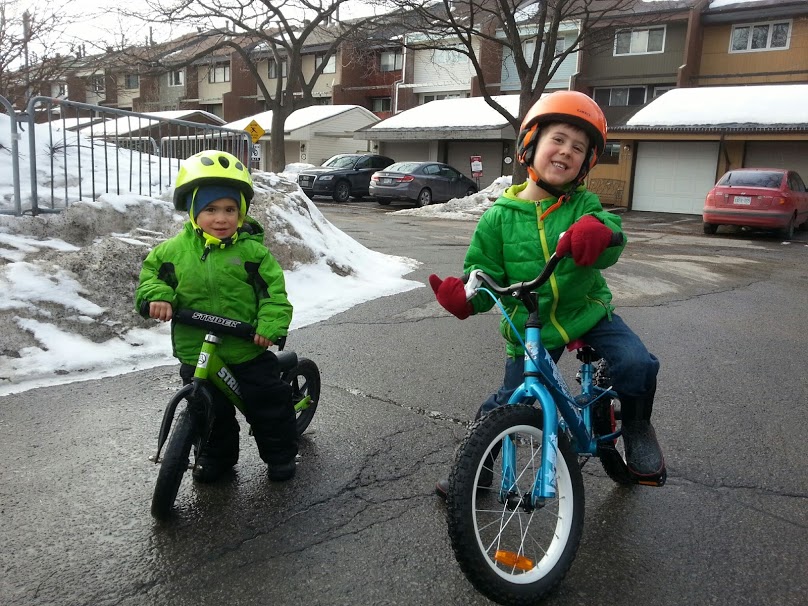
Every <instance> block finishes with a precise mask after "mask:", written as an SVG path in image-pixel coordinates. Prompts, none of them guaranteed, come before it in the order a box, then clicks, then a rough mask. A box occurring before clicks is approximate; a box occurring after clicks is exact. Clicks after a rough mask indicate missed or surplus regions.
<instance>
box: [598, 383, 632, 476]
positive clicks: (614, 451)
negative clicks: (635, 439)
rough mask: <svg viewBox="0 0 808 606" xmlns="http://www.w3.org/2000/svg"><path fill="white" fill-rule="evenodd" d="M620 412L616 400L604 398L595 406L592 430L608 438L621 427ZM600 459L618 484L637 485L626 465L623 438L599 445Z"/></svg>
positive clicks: (619, 437)
mask: <svg viewBox="0 0 808 606" xmlns="http://www.w3.org/2000/svg"><path fill="white" fill-rule="evenodd" d="M621 424H622V421H621V420H620V412H619V411H618V410H616V409H615V404H614V400H612V399H608V398H602V399H601V400H598V401H597V402H595V404H594V406H593V421H592V428H593V429H594V431H595V435H597V436H607V435H610V434H612V433H615V432H617V431H618V430H619V429H620V427H621ZM598 458H599V459H600V464H601V465H602V466H603V470H604V471H605V472H606V475H608V476H609V477H610V478H611V479H612V480H614V481H615V482H617V483H618V484H624V485H629V484H636V480H635V479H634V477H633V476H632V475H631V473H630V472H629V470H628V465H626V445H625V443H624V441H623V436H622V435H620V436H618V437H617V438H615V439H614V440H609V441H606V442H599V443H598Z"/></svg>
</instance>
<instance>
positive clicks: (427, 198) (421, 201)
mask: <svg viewBox="0 0 808 606" xmlns="http://www.w3.org/2000/svg"><path fill="white" fill-rule="evenodd" d="M430 204H432V192H431V191H429V189H427V188H426V187H425V188H424V189H422V190H421V193H420V194H418V199H417V200H416V201H415V205H416V206H418V207H421V206H429V205H430Z"/></svg>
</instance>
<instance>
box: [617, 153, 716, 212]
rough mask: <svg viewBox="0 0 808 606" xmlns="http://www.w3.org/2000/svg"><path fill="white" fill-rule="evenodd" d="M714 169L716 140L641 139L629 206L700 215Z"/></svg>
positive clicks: (638, 208) (713, 176)
mask: <svg viewBox="0 0 808 606" xmlns="http://www.w3.org/2000/svg"><path fill="white" fill-rule="evenodd" d="M717 168H718V142H679V141H641V142H640V143H639V144H638V146H637V166H636V167H635V170H634V192H633V195H632V200H631V209H632V210H648V211H656V212H665V213H686V214H692V215H700V214H701V212H702V210H703V209H704V198H705V196H706V195H707V192H708V191H710V188H712V186H713V185H715V178H716V175H715V173H716V170H717Z"/></svg>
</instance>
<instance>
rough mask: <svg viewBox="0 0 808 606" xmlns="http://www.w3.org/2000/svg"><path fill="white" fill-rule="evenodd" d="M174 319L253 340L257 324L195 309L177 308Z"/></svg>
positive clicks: (181, 322)
mask: <svg viewBox="0 0 808 606" xmlns="http://www.w3.org/2000/svg"><path fill="white" fill-rule="evenodd" d="M173 318H174V320H176V321H177V322H179V323H180V324H188V325H189V326H197V327H199V328H204V329H205V330H208V331H211V332H215V333H220V334H222V333H223V334H227V335H232V336H234V337H239V338H242V339H247V340H248V341H252V340H253V337H255V326H253V325H252V324H248V323H247V322H240V321H239V320H232V319H230V318H225V317H224V316H217V315H214V314H209V313H206V312H204V311H197V310H195V309H177V310H176V311H175V312H174V315H173Z"/></svg>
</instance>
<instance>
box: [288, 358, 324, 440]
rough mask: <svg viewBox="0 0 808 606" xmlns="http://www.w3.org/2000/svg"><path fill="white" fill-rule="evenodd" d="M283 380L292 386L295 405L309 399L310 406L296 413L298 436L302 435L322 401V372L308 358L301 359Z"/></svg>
mask: <svg viewBox="0 0 808 606" xmlns="http://www.w3.org/2000/svg"><path fill="white" fill-rule="evenodd" d="M283 380H284V381H286V382H287V383H289V384H290V385H291V386H292V402H293V403H294V404H295V405H297V404H298V403H300V402H302V401H303V400H305V399H306V398H308V405H307V406H306V407H305V408H303V409H302V410H297V411H296V413H295V416H296V420H295V423H296V426H297V434H298V435H300V434H302V433H303V432H304V431H306V428H308V426H309V423H311V420H312V419H313V418H314V413H315V412H316V411H317V404H318V403H319V401H320V370H319V369H318V368H317V365H316V364H315V363H314V362H312V361H311V360H309V359H308V358H300V359H299V360H298V362H297V366H295V367H294V368H293V369H292V370H289V371H287V372H285V373H284V374H283Z"/></svg>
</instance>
